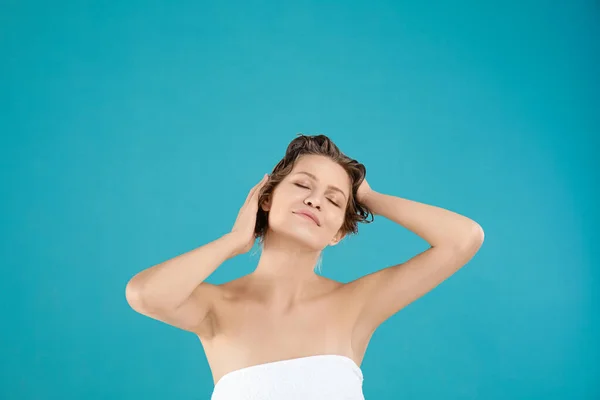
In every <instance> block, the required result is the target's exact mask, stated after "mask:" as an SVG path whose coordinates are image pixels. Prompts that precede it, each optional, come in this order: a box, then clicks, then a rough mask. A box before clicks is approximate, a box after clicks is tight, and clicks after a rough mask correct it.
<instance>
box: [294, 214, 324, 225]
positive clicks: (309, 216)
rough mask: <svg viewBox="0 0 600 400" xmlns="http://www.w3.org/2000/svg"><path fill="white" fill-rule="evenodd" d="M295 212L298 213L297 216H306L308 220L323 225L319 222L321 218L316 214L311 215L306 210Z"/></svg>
mask: <svg viewBox="0 0 600 400" xmlns="http://www.w3.org/2000/svg"><path fill="white" fill-rule="evenodd" d="M294 214H296V215H297V216H299V217H301V218H305V219H307V220H310V221H312V222H314V223H315V225H317V226H321V224H320V223H319V220H318V219H317V217H316V216H315V215H311V214H310V213H308V212H305V211H300V212H295V213H294Z"/></svg>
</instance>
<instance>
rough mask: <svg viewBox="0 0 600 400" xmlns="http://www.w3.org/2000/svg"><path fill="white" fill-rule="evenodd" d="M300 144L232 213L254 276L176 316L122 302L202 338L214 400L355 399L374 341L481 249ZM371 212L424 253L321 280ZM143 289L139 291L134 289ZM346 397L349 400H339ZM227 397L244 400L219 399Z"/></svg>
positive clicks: (463, 221)
mask: <svg viewBox="0 0 600 400" xmlns="http://www.w3.org/2000/svg"><path fill="white" fill-rule="evenodd" d="M306 140H307V139H296V140H295V141H293V142H292V144H290V146H289V147H288V151H287V152H286V157H285V158H284V160H282V161H281V162H280V163H279V164H278V165H277V166H276V167H275V169H274V171H273V173H272V174H271V176H270V178H269V180H268V181H262V182H261V183H260V184H259V185H257V186H255V188H253V189H252V191H251V192H250V193H249V195H248V198H247V199H246V202H245V203H244V206H243V207H242V209H241V211H240V213H239V214H238V219H237V220H236V224H235V225H234V229H232V232H231V236H230V238H236V240H237V239H240V238H241V237H245V239H244V240H242V241H240V242H239V246H241V247H243V248H244V251H248V250H249V249H250V248H251V247H252V245H253V243H254V239H255V237H260V239H261V243H262V245H263V246H262V253H261V256H260V259H259V261H258V265H257V267H256V269H255V270H254V271H253V272H252V273H250V274H248V275H245V276H243V277H241V278H239V279H235V280H232V281H230V282H227V283H224V284H220V285H213V284H210V283H208V282H205V281H204V282H200V283H199V284H197V286H195V287H194V289H193V291H192V293H191V294H189V295H188V296H187V297H186V299H185V301H183V302H182V303H181V304H179V305H178V306H177V307H173V306H171V307H154V309H153V310H152V311H151V310H150V308H148V307H144V306H142V305H143V304H144V302H142V301H140V302H135V301H134V298H136V297H140V298H144V297H145V298H149V296H148V295H143V294H139V293H138V295H137V296H134V295H132V294H131V293H134V291H133V290H130V291H129V293H130V295H129V297H128V300H130V304H132V306H134V303H135V304H137V306H134V308H135V309H136V310H137V311H139V312H140V313H142V314H145V315H147V316H150V317H152V318H155V319H158V320H161V321H163V322H166V323H168V324H171V325H174V326H177V327H179V328H181V329H184V330H186V331H190V332H193V333H195V334H196V335H197V336H198V338H199V340H200V341H201V342H202V345H203V347H204V350H205V352H206V356H207V360H208V362H209V365H210V368H211V371H212V375H213V382H214V383H215V395H217V396H218V397H216V399H217V400H220V399H221V398H227V396H229V398H230V399H231V400H237V399H238V398H239V399H240V400H241V399H255V398H256V399H259V398H260V399H270V398H277V397H269V396H268V395H267V394H268V393H275V392H277V390H281V391H280V392H277V393H284V392H285V391H286V390H287V391H290V392H291V391H293V388H297V387H302V388H303V390H306V392H305V393H313V394H314V393H316V392H321V393H329V392H330V391H331V390H334V391H335V390H338V393H339V396H338V397H339V398H352V399H355V398H356V399H360V398H361V396H362V391H361V386H360V385H357V382H358V383H360V384H361V385H362V371H361V370H360V365H361V364H362V360H363V357H364V355H365V351H366V349H367V346H368V344H369V341H370V339H371V337H372V335H373V333H374V332H375V330H376V329H377V328H378V327H379V326H380V325H381V324H382V323H383V322H384V321H385V320H387V319H388V318H390V317H391V316H392V315H394V314H395V313H397V312H398V311H399V310H400V309H402V308H403V307H405V306H406V305H407V304H409V303H411V302H412V301H414V300H415V299H417V298H419V297H420V296H422V295H423V294H425V293H426V292H428V291H429V290H431V289H433V288H434V287H435V286H437V285H438V284H439V283H441V282H442V281H443V280H445V279H446V278H448V277H449V276H450V275H452V274H453V273H454V272H455V271H456V270H458V269H459V268H460V267H462V266H463V265H465V264H466V263H467V261H468V260H469V259H470V258H471V257H472V256H473V255H474V253H475V252H476V251H477V250H478V248H479V246H480V244H481V242H482V240H483V236H482V233H481V232H482V231H481V229H480V227H479V226H478V225H477V224H476V223H474V221H472V220H469V219H467V218H466V217H463V216H460V215H458V214H456V213H452V212H450V211H447V210H443V209H441V208H438V207H433V206H428V205H425V204H421V203H416V202H412V201H409V200H404V199H400V198H398V197H393V196H388V195H384V194H381V193H378V192H375V191H373V190H371V188H370V187H369V185H368V184H367V182H366V180H365V179H364V178H365V168H364V166H362V164H359V163H357V162H356V161H355V160H352V159H349V158H347V157H346V158H344V157H345V156H343V155H340V153H336V152H337V151H338V150H337V148H336V147H335V146H334V145H333V144H332V143H330V142H327V141H325V142H323V140H324V139H323V137H322V136H320V137H317V138H312V139H310V140H312V141H313V142H311V141H310V140H309V141H308V142H307V141H306ZM327 140H328V139H327ZM307 143H308V144H307ZM315 143H316V144H315ZM303 146H304V147H303ZM311 146H312V147H311ZM315 146H316V147H315ZM305 147H307V148H308V150H309V151H308V153H307V152H306V151H304V150H306V149H305ZM332 153H335V154H332ZM371 213H373V214H378V215H382V216H384V217H387V218H388V219H390V220H392V221H395V222H397V223H399V224H400V225H402V226H404V227H406V228H408V229H411V230H413V232H415V233H417V234H418V235H419V236H421V237H423V238H424V239H425V240H427V241H428V242H429V243H430V244H431V247H430V248H429V249H427V250H426V251H424V252H423V253H420V254H418V255H416V256H415V257H413V258H411V259H410V260H408V261H406V262H403V263H400V264H397V265H393V266H390V267H386V268H383V269H379V270H376V271H375V272H372V273H370V274H368V275H364V276H361V277H358V278H357V279H355V280H353V281H351V282H348V283H341V282H337V281H334V280H331V279H327V278H325V277H322V276H319V275H317V274H316V273H315V271H314V269H315V266H316V264H317V263H318V261H319V258H320V256H321V253H322V251H323V250H324V249H325V248H326V247H328V246H335V245H337V244H338V243H340V242H341V241H342V240H343V239H344V238H345V237H346V236H347V235H348V234H349V233H355V232H356V231H357V229H356V224H357V222H366V217H367V216H368V215H370V214H371ZM228 240H229V241H231V240H233V239H228ZM240 240H241V239H240ZM229 241H228V242H227V243H229ZM236 243H238V242H237V241H236ZM389 243H390V245H396V243H395V242H394V241H389ZM242 244H243V245H242ZM217 247H218V246H217ZM215 251H216V250H215ZM206 257H209V256H206ZM211 257H212V256H211ZM338 267H342V266H338ZM153 268H154V267H153ZM161 268H168V265H167V267H161ZM179 268H180V269H179V271H182V270H185V268H183V267H182V266H179ZM189 270H191V267H190V269H188V271H189ZM165 271H167V270H163V271H162V274H163V275H162V279H163V280H164V277H165V276H168V272H165ZM165 274H166V275H165ZM146 280H147V278H146ZM138 281H141V279H138ZM160 281H161V279H157V280H155V281H154V282H155V283H154V285H155V287H156V286H157V285H158V284H157V283H156V282H158V283H160ZM178 282H179V284H180V285H181V284H183V283H184V282H185V281H183V280H180V281H178ZM148 286H150V287H152V285H151V284H149V283H148V282H147V281H146V282H144V284H143V285H142V284H139V285H137V287H148ZM165 290H166V289H165V287H164V286H163V287H162V288H161V290H154V292H153V293H152V294H154V295H155V296H153V297H154V298H159V300H160V296H158V295H157V293H160V294H164V293H165ZM138 292H143V290H139V291H138ZM158 303H160V301H155V303H154V304H155V305H156V304H158ZM286 360H287V361H286ZM320 371H322V373H321V372H320ZM321 375H323V376H325V377H326V378H327V377H328V378H330V379H319V378H318V377H319V376H321ZM257 385H258V387H256V386H257ZM335 388H338V389H335ZM342 388H345V389H344V390H350V391H353V394H351V395H348V396H346V394H343V390H342ZM230 390H242V393H247V394H244V395H243V394H240V395H239V396H238V395H226V394H225V393H230V394H231V393H233V392H228V391H230ZM310 390H312V392H311V391H310ZM296 392H297V390H296ZM219 393H221V394H219ZM249 393H258V394H257V395H256V396H254V395H253V396H250V394H249ZM260 393H264V396H262V397H260V396H261V395H260ZM286 393H287V392H286ZM232 396H238V397H232ZM244 396H245V397H244ZM273 396H275V395H273ZM310 396H312V394H311V395H310ZM284 397H285V396H284ZM327 398H328V399H330V400H336V398H335V397H331V396H330V397H327ZM315 399H316V397H315Z"/></svg>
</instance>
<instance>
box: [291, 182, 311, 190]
mask: <svg viewBox="0 0 600 400" xmlns="http://www.w3.org/2000/svg"><path fill="white" fill-rule="evenodd" d="M294 185H296V186H298V187H301V188H304V189H308V186H304V185H301V184H299V183H294Z"/></svg>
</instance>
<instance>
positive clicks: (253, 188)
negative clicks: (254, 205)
mask: <svg viewBox="0 0 600 400" xmlns="http://www.w3.org/2000/svg"><path fill="white" fill-rule="evenodd" d="M266 182H267V174H265V175H264V176H263V178H262V179H261V180H260V182H258V183H257V184H256V185H254V186H253V187H252V189H250V192H249V193H248V196H247V197H246V201H245V203H248V202H249V201H250V199H252V198H253V197H254V194H255V193H256V192H258V191H259V190H260V189H259V188H260V187H262V186H263V185H264V184H265V183H266Z"/></svg>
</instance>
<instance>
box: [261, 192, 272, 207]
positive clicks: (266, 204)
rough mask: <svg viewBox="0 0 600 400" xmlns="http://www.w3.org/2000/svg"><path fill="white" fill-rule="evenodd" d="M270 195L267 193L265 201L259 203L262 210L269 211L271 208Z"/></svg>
mask: <svg viewBox="0 0 600 400" xmlns="http://www.w3.org/2000/svg"><path fill="white" fill-rule="evenodd" d="M271 197H272V196H271V195H270V194H269V195H267V198H266V199H265V201H263V203H262V204H261V205H260V208H261V209H262V210H263V211H269V210H271Z"/></svg>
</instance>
